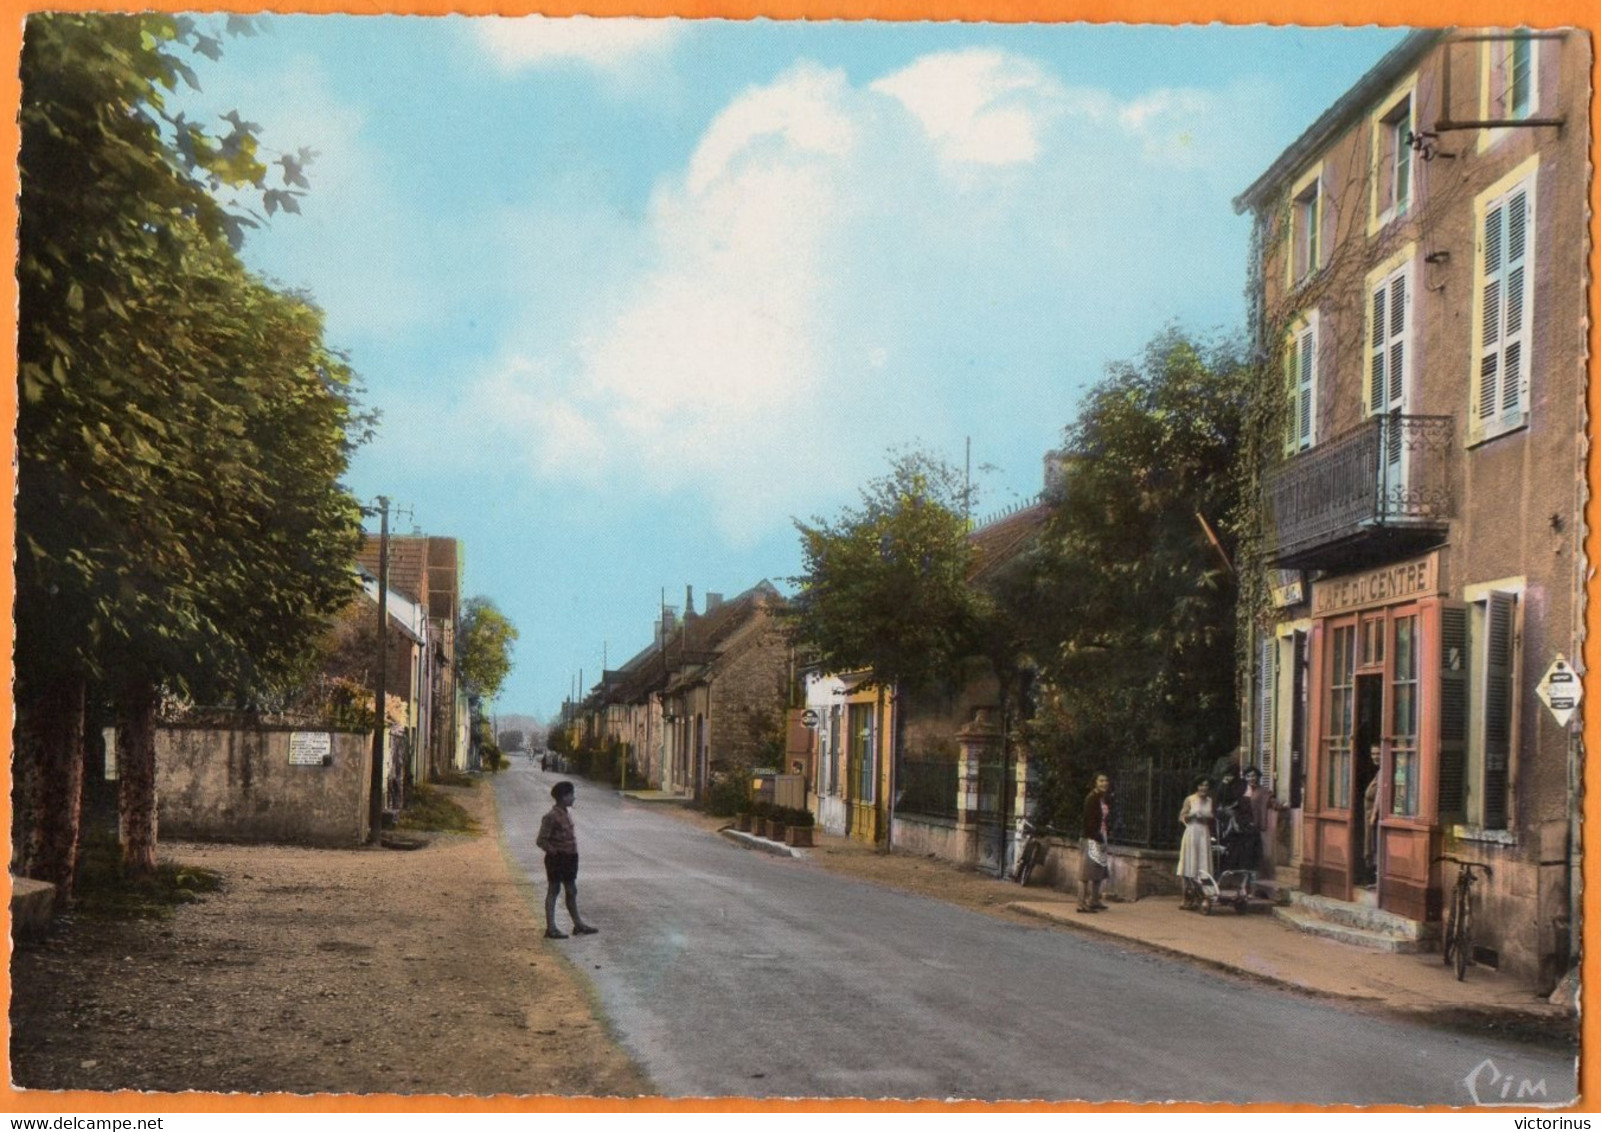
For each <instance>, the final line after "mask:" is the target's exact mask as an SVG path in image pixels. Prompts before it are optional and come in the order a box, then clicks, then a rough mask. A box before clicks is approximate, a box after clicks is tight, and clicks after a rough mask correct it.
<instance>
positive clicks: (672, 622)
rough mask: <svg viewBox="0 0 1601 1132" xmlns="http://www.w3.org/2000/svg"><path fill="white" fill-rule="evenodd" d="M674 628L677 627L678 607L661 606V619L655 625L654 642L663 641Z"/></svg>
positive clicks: (660, 642)
mask: <svg viewBox="0 0 1601 1132" xmlns="http://www.w3.org/2000/svg"><path fill="white" fill-rule="evenodd" d="M676 628H678V607H677V606H672V605H664V606H662V619H661V621H659V622H658V623H657V625H656V643H657V644H662V643H664V642H665V641H666V640H667V638H668V637H669V636H670V635H671V634H672V631H673V630H674V629H676Z"/></svg>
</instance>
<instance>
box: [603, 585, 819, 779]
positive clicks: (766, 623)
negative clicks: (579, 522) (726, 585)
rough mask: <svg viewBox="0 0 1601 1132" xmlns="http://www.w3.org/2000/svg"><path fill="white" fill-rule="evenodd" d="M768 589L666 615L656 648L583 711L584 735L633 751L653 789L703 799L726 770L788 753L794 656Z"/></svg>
mask: <svg viewBox="0 0 1601 1132" xmlns="http://www.w3.org/2000/svg"><path fill="white" fill-rule="evenodd" d="M782 600H783V599H782V597H781V596H780V595H779V593H778V591H777V590H776V589H775V588H774V587H773V585H772V584H771V583H770V582H766V581H762V582H759V583H757V584H756V585H755V586H752V587H751V588H750V589H748V590H746V591H745V592H744V593H741V594H739V595H738V596H737V597H733V598H730V599H728V600H726V601H725V600H724V599H723V598H722V596H721V595H720V594H715V593H714V594H708V595H707V598H706V610H705V612H704V613H697V612H696V611H695V606H694V595H693V593H692V592H690V593H688V594H686V600H685V603H684V614H683V617H682V618H679V617H678V616H677V615H676V613H675V612H672V611H664V614H663V619H662V621H661V623H659V624H658V626H657V627H656V639H655V640H654V641H653V642H652V643H651V644H650V645H649V646H647V647H646V648H645V649H643V650H641V652H640V653H638V654H637V655H635V656H634V657H633V658H631V659H630V660H629V661H628V662H627V663H626V664H625V665H623V666H622V667H621V668H619V669H615V670H608V671H607V672H605V673H603V674H602V678H601V682H600V684H599V685H597V686H596V688H595V690H594V692H593V694H592V695H591V696H590V697H589V698H588V699H587V700H586V701H585V704H584V709H583V710H584V723H583V730H584V732H585V734H587V735H589V736H591V737H592V738H593V739H595V740H601V741H604V740H615V741H617V742H619V743H621V744H624V745H625V748H626V751H627V757H628V758H629V759H630V761H631V763H632V765H633V766H634V767H635V768H636V770H637V772H638V773H639V774H640V775H641V777H643V778H644V779H645V780H646V781H648V782H649V783H650V784H651V785H653V786H656V787H658V788H659V789H663V790H667V791H670V792H674V793H681V794H685V795H688V796H690V797H693V798H695V799H696V800H700V799H702V798H704V797H705V795H706V791H707V789H708V788H709V787H710V785H711V783H712V780H713V779H714V777H716V776H717V775H719V774H720V773H722V772H723V771H725V770H726V771H732V770H736V769H749V768H752V767H754V766H756V765H757V763H758V761H759V760H760V759H762V758H763V757H766V756H767V753H768V752H769V751H771V750H775V749H776V750H777V751H778V752H779V753H782V751H783V727H784V723H785V719H786V712H787V709H788V708H789V706H790V705H789V686H790V679H791V667H790V649H789V644H788V640H787V638H786V636H785V634H784V632H783V628H782V626H781V625H780V624H779V622H778V619H777V609H778V606H779V604H780V603H781V602H782Z"/></svg>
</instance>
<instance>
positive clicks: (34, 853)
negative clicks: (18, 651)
mask: <svg viewBox="0 0 1601 1132" xmlns="http://www.w3.org/2000/svg"><path fill="white" fill-rule="evenodd" d="M17 703H18V708H19V710H18V713H17V729H16V743H17V750H16V769H17V784H16V794H15V797H16V798H17V799H18V800H19V801H20V803H21V808H20V811H19V812H18V813H17V814H16V815H15V819H16V820H17V822H18V824H19V826H20V827H21V828H22V830H23V833H22V836H21V837H20V839H19V845H20V849H21V852H22V862H21V863H22V872H23V875H24V876H29V877H32V878H34V879H35V880H42V881H48V882H49V883H51V884H53V885H55V886H56V908H57V910H61V909H64V908H65V907H66V906H67V902H68V901H69V900H70V899H71V898H72V884H73V875H74V873H75V871H76V869H77V867H78V836H79V818H80V816H81V814H82V812H83V711H84V679H83V677H82V676H81V675H76V674H75V675H72V676H67V677H61V678H57V679H52V680H49V681H47V682H46V684H45V686H44V687H43V688H39V689H27V688H24V687H23V686H22V685H20V684H19V686H18V697H17Z"/></svg>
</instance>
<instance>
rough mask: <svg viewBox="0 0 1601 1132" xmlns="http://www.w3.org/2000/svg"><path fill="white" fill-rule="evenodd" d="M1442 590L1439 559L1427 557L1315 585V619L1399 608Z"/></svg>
mask: <svg viewBox="0 0 1601 1132" xmlns="http://www.w3.org/2000/svg"><path fill="white" fill-rule="evenodd" d="M1440 590H1441V585H1440V556H1439V554H1426V555H1424V556H1423V557H1422V558H1413V559H1409V560H1408V561H1406V562H1398V563H1396V564H1395V565H1393V566H1384V567H1382V568H1380V569H1378V570H1368V571H1366V572H1365V573H1361V574H1347V575H1346V576H1344V577H1341V578H1325V579H1322V580H1320V581H1317V582H1313V583H1312V616H1313V617H1332V616H1334V615H1335V614H1339V613H1350V612H1351V611H1352V610H1356V609H1372V608H1374V607H1375V606H1380V605H1396V604H1399V603H1400V602H1403V601H1413V600H1415V599H1417V598H1420V597H1432V596H1433V595H1435V594H1437V593H1439V592H1440Z"/></svg>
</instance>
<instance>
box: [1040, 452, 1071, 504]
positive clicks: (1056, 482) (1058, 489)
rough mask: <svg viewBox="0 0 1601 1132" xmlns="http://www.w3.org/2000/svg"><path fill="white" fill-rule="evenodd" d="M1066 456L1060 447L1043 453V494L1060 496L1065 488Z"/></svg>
mask: <svg viewBox="0 0 1601 1132" xmlns="http://www.w3.org/2000/svg"><path fill="white" fill-rule="evenodd" d="M1067 472H1068V458H1067V453H1066V452H1063V451H1062V450H1061V449H1059V448H1058V449H1054V450H1052V451H1050V452H1047V453H1045V491H1044V493H1043V494H1045V495H1046V496H1050V497H1057V498H1060V497H1061V495H1062V494H1063V493H1064V492H1065V491H1066V490H1067Z"/></svg>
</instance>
